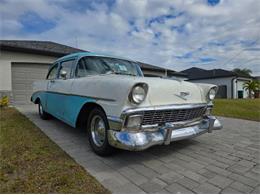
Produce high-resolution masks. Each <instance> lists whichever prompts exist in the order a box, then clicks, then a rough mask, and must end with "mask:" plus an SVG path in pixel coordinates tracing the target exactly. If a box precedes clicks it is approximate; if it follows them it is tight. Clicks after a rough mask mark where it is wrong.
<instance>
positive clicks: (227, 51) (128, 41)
mask: <svg viewBox="0 0 260 195" xmlns="http://www.w3.org/2000/svg"><path fill="white" fill-rule="evenodd" d="M0 4H1V6H0V13H1V15H0V17H1V26H0V28H1V34H0V36H1V38H2V39H40V40H52V41H56V42H60V43H63V44H68V45H71V46H78V47H80V48H82V49H86V50H88V51H98V52H105V53H111V54H115V55H122V56H125V57H130V58H132V59H134V60H139V61H144V62H147V63H151V64H155V65H158V66H161V67H168V68H171V69H174V70H183V69H186V68H189V67H192V66H197V67H201V68H206V69H207V68H208V69H210V68H224V69H233V68H235V67H239V68H245V67H246V68H251V69H252V70H253V72H254V74H260V70H259V68H258V66H257V64H259V62H260V60H259V58H258V56H259V50H257V49H254V48H259V47H260V46H259V42H260V40H259V35H260V32H259V29H260V12H259V8H260V1H257V0H247V1H243V0H239V1H238V0H237V1H231V0H222V1H218V0H209V1H208V2H207V1H205V0H197V1H193V0H188V1H182V0H176V1H171V0H164V1H160V0H149V1H148V0H137V1H128V0H109V1H101V0H98V1H94V0H75V1H69V0H37V1H35V0H23V1H19V0H8V1H6V0H0ZM28 13H33V14H35V17H33V19H34V20H32V21H30V20H28ZM26 16H27V17H26ZM26 18H27V19H26ZM29 19H31V18H29Z"/></svg>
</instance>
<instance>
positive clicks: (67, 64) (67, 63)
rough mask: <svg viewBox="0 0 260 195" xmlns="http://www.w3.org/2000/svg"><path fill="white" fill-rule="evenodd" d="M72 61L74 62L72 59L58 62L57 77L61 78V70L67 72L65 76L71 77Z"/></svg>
mask: <svg viewBox="0 0 260 195" xmlns="http://www.w3.org/2000/svg"><path fill="white" fill-rule="evenodd" d="M73 63H74V59H73V60H68V61H64V62H61V64H60V71H59V77H58V78H59V79H60V78H61V76H60V72H61V71H62V70H65V71H66V72H67V78H71V73H72V67H73Z"/></svg>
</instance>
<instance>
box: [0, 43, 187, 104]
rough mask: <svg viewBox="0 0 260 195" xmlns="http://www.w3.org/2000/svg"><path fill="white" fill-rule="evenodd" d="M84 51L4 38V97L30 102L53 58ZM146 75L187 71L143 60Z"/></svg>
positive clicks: (0, 57)
mask: <svg viewBox="0 0 260 195" xmlns="http://www.w3.org/2000/svg"><path fill="white" fill-rule="evenodd" d="M80 51H84V50H81V49H77V48H73V47H69V46H66V45H62V44H58V43H55V42H50V41H22V40H20V41H17V40H0V98H1V96H3V95H7V96H9V97H10V99H11V101H12V102H14V103H16V104H26V103H29V102H30V97H31V94H32V83H33V81H35V80H40V79H44V78H45V76H46V74H47V71H48V68H49V66H50V64H51V63H52V62H54V61H55V60H56V59H57V58H59V57H62V56H64V55H67V54H70V53H75V52H80ZM140 66H141V68H142V70H143V72H144V75H145V76H159V77H164V76H169V77H179V78H182V77H183V75H184V74H181V73H180V74H179V73H176V72H175V71H173V70H166V69H163V68H159V67H156V66H153V65H149V64H144V63H141V62H140Z"/></svg>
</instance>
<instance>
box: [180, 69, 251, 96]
mask: <svg viewBox="0 0 260 195" xmlns="http://www.w3.org/2000/svg"><path fill="white" fill-rule="evenodd" d="M181 73H185V74H187V77H188V80H189V81H190V82H194V83H210V84H215V85H218V87H219V89H218V93H217V96H216V97H217V98H234V99H237V98H247V97H248V91H246V90H245V89H243V85H244V83H245V82H247V81H250V80H252V77H245V76H242V75H238V74H237V73H235V72H232V71H228V70H223V69H212V70H205V69H201V68H196V67H192V68H189V69H186V70H183V71H181Z"/></svg>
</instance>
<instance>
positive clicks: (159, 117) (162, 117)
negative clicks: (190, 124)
mask: <svg viewBox="0 0 260 195" xmlns="http://www.w3.org/2000/svg"><path fill="white" fill-rule="evenodd" d="M205 111H206V107H197V108H192V109H190V108H189V109H171V110H148V111H144V117H143V122H142V125H154V124H163V123H168V122H180V121H188V120H192V119H196V118H200V117H202V116H203V114H204V113H205Z"/></svg>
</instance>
